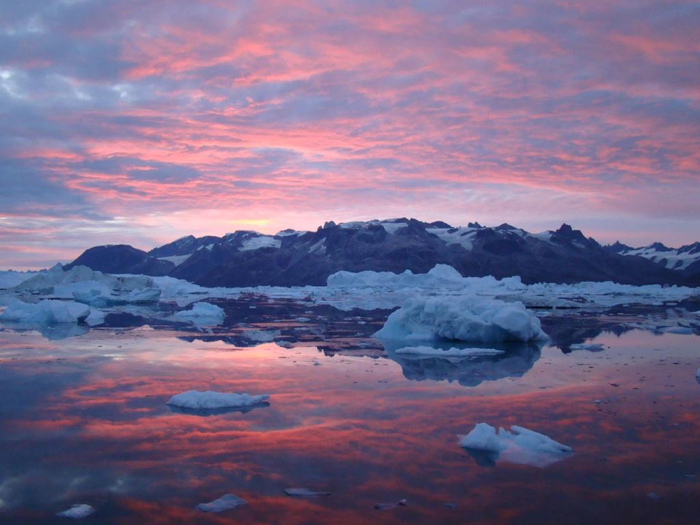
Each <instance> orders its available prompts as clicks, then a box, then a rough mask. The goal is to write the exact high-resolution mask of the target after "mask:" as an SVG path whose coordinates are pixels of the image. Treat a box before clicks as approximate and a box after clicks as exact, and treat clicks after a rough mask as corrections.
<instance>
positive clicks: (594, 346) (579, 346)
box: [569, 343, 605, 352]
mask: <svg viewBox="0 0 700 525" xmlns="http://www.w3.org/2000/svg"><path fill="white" fill-rule="evenodd" d="M569 348H571V350H588V351H589V352H602V351H603V350H605V345H604V344H602V343H575V344H573V345H569Z"/></svg>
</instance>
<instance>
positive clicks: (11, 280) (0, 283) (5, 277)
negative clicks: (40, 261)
mask: <svg viewBox="0 0 700 525" xmlns="http://www.w3.org/2000/svg"><path fill="white" fill-rule="evenodd" d="M37 273H39V272H15V271H13V270H4V271H0V290H4V289H7V288H14V287H15V286H18V285H19V284H21V283H23V282H24V281H26V280H28V279H31V278H32V277H34V276H35V275H37Z"/></svg>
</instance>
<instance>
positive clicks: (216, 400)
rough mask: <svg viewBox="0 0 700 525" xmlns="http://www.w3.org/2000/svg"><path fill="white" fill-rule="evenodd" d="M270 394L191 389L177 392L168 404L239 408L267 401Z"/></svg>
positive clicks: (203, 407) (195, 407)
mask: <svg viewBox="0 0 700 525" xmlns="http://www.w3.org/2000/svg"><path fill="white" fill-rule="evenodd" d="M269 398H270V396H269V395H267V394H265V395H259V396H251V395H248V394H227V393H224V392H213V391H211V390H208V391H206V392H199V391H198V390H189V391H187V392H183V393H182V394H176V395H174V396H172V397H171V398H170V400H169V401H168V402H167V403H166V404H168V405H172V406H176V407H180V408H187V409H191V410H197V409H217V408H233V407H235V408H238V407H249V406H254V405H259V404H260V403H262V402H264V401H267V400H268V399H269Z"/></svg>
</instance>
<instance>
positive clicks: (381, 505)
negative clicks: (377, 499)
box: [374, 499, 408, 510]
mask: <svg viewBox="0 0 700 525" xmlns="http://www.w3.org/2000/svg"><path fill="white" fill-rule="evenodd" d="M406 505H408V500H406V499H400V500H398V501H392V502H390V503H375V504H374V508H375V509H378V510H392V509H395V508H397V507H405V506H406Z"/></svg>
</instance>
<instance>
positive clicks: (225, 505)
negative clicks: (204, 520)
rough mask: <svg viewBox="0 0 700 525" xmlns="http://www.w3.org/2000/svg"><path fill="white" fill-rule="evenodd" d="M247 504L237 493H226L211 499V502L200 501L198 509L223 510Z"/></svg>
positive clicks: (203, 510)
mask: <svg viewBox="0 0 700 525" xmlns="http://www.w3.org/2000/svg"><path fill="white" fill-rule="evenodd" d="M247 504H248V502H247V501H246V500H244V499H243V498H239V497H238V496H236V495H235V494H224V495H223V496H221V497H220V498H218V499H215V500H214V501H210V502H209V503H200V504H199V505H197V509H198V510H201V511H202V512H223V511H225V510H230V509H235V508H236V507H241V506H243V505H247Z"/></svg>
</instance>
